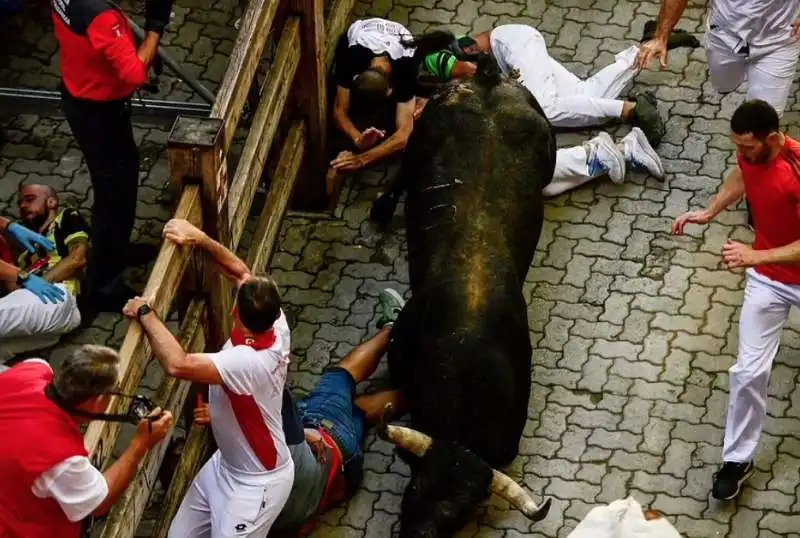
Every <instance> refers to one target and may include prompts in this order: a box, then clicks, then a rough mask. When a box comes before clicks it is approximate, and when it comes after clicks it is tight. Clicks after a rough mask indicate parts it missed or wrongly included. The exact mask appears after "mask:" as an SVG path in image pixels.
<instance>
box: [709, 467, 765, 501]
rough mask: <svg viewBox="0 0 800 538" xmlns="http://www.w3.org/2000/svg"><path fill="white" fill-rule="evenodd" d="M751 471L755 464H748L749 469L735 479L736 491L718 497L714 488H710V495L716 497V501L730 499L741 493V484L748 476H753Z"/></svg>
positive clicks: (753, 470)
mask: <svg viewBox="0 0 800 538" xmlns="http://www.w3.org/2000/svg"><path fill="white" fill-rule="evenodd" d="M753 472H755V465H752V464H751V465H750V470H749V471H747V472H746V473H745V474H744V476H742V478H740V479H739V480H737V481H736V491H734V492H733V493H732V494H731V495H728V496H727V497H718V496H717V495H716V492H715V491H714V488H712V489H711V496H712V497H714V498H715V499H717V500H718V501H732V500H734V499H735V498H736V497H738V496H739V495H740V494H741V493H742V485H743V484H744V483H745V482H746V481H747V479H748V478H750V477H751V476H753Z"/></svg>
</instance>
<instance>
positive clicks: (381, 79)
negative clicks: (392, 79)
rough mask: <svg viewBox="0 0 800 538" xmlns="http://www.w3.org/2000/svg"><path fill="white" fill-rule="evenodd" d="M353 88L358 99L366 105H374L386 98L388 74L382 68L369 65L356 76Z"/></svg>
mask: <svg viewBox="0 0 800 538" xmlns="http://www.w3.org/2000/svg"><path fill="white" fill-rule="evenodd" d="M353 88H354V89H355V93H356V96H357V99H358V100H359V101H362V102H365V103H366V104H367V106H370V105H376V104H377V103H380V102H381V101H383V100H384V99H386V95H387V94H388V92H389V75H387V74H386V72H385V71H383V70H382V69H378V68H375V67H370V68H369V69H367V70H366V71H364V72H362V73H360V74H358V75H357V76H356V78H355V80H354V81H353Z"/></svg>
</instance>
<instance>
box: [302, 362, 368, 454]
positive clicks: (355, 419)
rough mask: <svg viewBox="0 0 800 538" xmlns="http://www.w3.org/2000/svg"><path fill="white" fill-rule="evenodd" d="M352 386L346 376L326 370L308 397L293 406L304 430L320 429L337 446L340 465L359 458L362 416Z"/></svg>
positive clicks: (336, 370)
mask: <svg viewBox="0 0 800 538" xmlns="http://www.w3.org/2000/svg"><path fill="white" fill-rule="evenodd" d="M355 394H356V382H355V380H354V379H353V376H351V375H350V372H348V371H347V370H345V369H343V368H340V367H339V366H333V367H331V368H329V369H328V370H327V371H326V372H325V373H324V374H322V378H321V379H320V381H319V384H318V385H317V387H316V388H315V389H314V390H312V391H311V393H310V394H309V395H308V396H306V397H305V398H303V399H302V400H299V401H298V402H297V411H298V413H299V414H300V420H302V421H303V426H304V427H306V428H324V429H325V430H326V431H327V432H328V433H329V434H330V436H331V437H332V438H333V440H334V441H336V444H337V445H339V450H341V452H342V458H343V460H344V461H343V462H342V463H343V464H345V465H347V463H348V462H349V461H350V460H354V459H356V458H358V457H359V456H360V455H361V443H362V442H363V441H364V430H365V423H366V420H365V417H364V412H363V411H362V410H361V409H360V408H359V407H357V406H356V405H355V403H354V400H355Z"/></svg>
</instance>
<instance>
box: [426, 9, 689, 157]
mask: <svg viewBox="0 0 800 538" xmlns="http://www.w3.org/2000/svg"><path fill="white" fill-rule="evenodd" d="M654 29H655V25H654V24H653V23H652V22H651V23H648V24H646V25H645V31H644V35H643V36H642V40H641V41H646V40H648V39H649V38H650V37H652V34H653V31H654ZM428 36H429V38H428V39H426V36H422V37H420V38H419V39H417V40H415V41H416V44H417V47H418V52H419V54H420V55H421V54H426V55H427V54H428V53H429V52H435V51H436V50H449V51H450V52H452V53H454V54H455V55H456V56H458V57H459V58H460V59H462V60H467V59H469V58H471V57H475V56H476V55H477V54H480V53H484V54H492V55H493V56H494V57H495V59H496V60H497V63H498V64H499V66H500V69H501V71H502V72H503V74H504V75H506V76H512V75H513V76H517V77H518V78H519V81H520V82H521V83H522V84H523V85H524V86H525V87H526V88H528V90H530V92H531V93H532V94H533V95H534V97H536V100H537V101H538V102H539V104H540V105H541V106H542V108H543V109H544V112H545V115H546V116H547V119H548V120H549V121H550V123H551V124H552V125H553V126H554V127H569V128H572V127H591V126H597V125H601V124H604V123H606V122H607V121H609V120H613V119H616V120H621V121H623V122H627V123H632V124H634V125H637V126H639V127H640V128H641V129H642V131H644V133H645V135H646V136H647V139H648V140H649V141H650V143H651V144H652V145H653V146H657V145H658V144H659V142H660V141H661V139H662V138H663V136H664V133H665V127H664V122H663V120H662V119H661V117H660V116H659V114H658V107H657V103H656V98H655V96H654V95H653V94H652V93H650V92H646V91H645V92H640V93H639V95H638V96H636V97H635V98H632V99H629V100H622V99H619V96H620V94H621V93H622V90H623V89H624V88H625V86H626V85H627V84H628V83H629V82H630V81H631V80H633V77H634V76H635V75H636V73H638V69H637V68H636V66H635V61H636V56H637V54H638V53H639V45H633V46H631V47H629V48H628V49H626V50H624V51H622V52H620V53H619V54H617V55H616V61H615V62H614V63H613V64H611V65H609V66H606V67H604V68H603V69H601V70H600V71H598V72H597V73H595V74H594V75H592V76H591V77H589V78H587V79H586V80H581V79H580V78H578V77H577V76H575V75H573V74H572V73H570V72H569V71H568V70H567V69H566V68H565V67H564V66H563V65H561V64H560V63H559V62H558V61H556V60H555V59H553V58H552V57H550V55H549V54H548V52H547V45H546V44H545V40H544V37H543V36H542V34H541V33H539V31H538V30H536V29H535V28H533V27H531V26H527V25H522V24H505V25H502V26H498V27H497V28H495V29H494V30H492V31H491V32H484V33H482V34H478V35H476V36H474V37H467V36H464V37H460V38H457V39H456V38H455V37H454V36H452V34H449V33H448V32H432V33H431V34H428ZM443 36H448V37H450V36H452V39H450V40H449V42H440V43H438V45H439V46H437V47H435V48H434V47H433V45H434V44H435V43H436V41H438V40H439V39H440V38H442V37H443ZM699 46H700V42H699V41H698V40H697V39H696V38H695V37H694V36H692V35H690V34H688V33H686V32H683V31H680V30H676V31H675V32H674V33H673V34H672V36H670V40H669V43H668V48H669V49H674V48H678V47H692V48H694V47H699ZM467 71H468V69H463V70H462V66H459V67H458V68H457V69H456V72H458V73H462V72H464V73H465V72H467ZM472 71H473V72H474V69H473V70H472Z"/></svg>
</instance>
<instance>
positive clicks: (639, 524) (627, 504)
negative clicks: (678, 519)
mask: <svg viewBox="0 0 800 538" xmlns="http://www.w3.org/2000/svg"><path fill="white" fill-rule="evenodd" d="M567 538H682V537H681V535H680V534H679V533H678V531H677V530H675V527H673V526H672V525H671V524H670V522H669V521H667V519H666V518H663V517H662V518H659V519H653V520H650V521H647V519H645V517H644V513H643V512H642V505H640V504H639V503H638V502H636V499H634V498H633V497H628V498H627V499H620V500H617V501H614V502H612V503H611V504H609V505H608V506H598V507H596V508H592V510H591V511H590V512H589V513H588V514H586V517H585V518H583V521H581V522H580V523H579V524H578V526H577V527H575V530H573V531H572V532H571V533H570V534H569V536H567Z"/></svg>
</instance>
